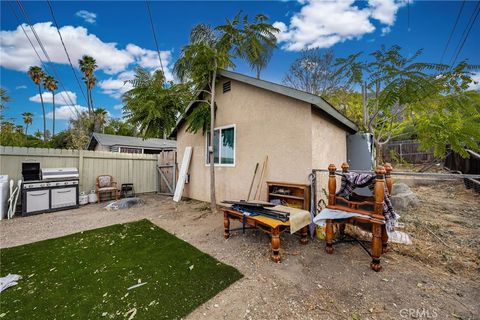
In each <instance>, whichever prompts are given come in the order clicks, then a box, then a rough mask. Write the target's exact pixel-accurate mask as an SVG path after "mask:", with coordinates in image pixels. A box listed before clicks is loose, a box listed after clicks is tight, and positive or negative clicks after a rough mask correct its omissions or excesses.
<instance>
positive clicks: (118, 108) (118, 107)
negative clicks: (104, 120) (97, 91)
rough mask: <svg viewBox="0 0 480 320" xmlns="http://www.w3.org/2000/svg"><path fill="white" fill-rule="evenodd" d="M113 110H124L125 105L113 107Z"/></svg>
mask: <svg viewBox="0 0 480 320" xmlns="http://www.w3.org/2000/svg"><path fill="white" fill-rule="evenodd" d="M113 109H115V110H122V109H123V104H116V105H114V106H113Z"/></svg>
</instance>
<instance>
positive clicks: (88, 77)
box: [78, 55, 98, 116]
mask: <svg viewBox="0 0 480 320" xmlns="http://www.w3.org/2000/svg"><path fill="white" fill-rule="evenodd" d="M78 65H79V66H80V71H82V73H83V81H84V82H85V86H86V87H87V107H88V114H89V115H90V116H93V112H94V111H95V108H94V107H93V97H92V90H93V87H94V86H95V84H96V82H97V78H96V77H95V74H94V73H95V69H96V68H97V67H98V66H97V61H96V60H95V59H94V58H93V57H91V56H87V55H84V56H83V57H82V58H81V59H79V60H78Z"/></svg>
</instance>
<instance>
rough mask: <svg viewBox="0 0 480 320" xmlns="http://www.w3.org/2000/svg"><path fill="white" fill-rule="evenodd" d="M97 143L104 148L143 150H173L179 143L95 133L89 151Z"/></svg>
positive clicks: (89, 144)
mask: <svg viewBox="0 0 480 320" xmlns="http://www.w3.org/2000/svg"><path fill="white" fill-rule="evenodd" d="M97 143H99V144H101V145H102V146H106V147H112V146H121V147H136V148H143V149H173V148H176V147H177V142H176V141H174V140H167V139H155V138H151V139H145V140H144V139H142V138H137V137H127V136H116V135H113V134H104V133H97V132H94V133H93V134H92V137H91V138H90V142H89V143H88V149H89V150H93V149H94V148H95V146H96V145H97Z"/></svg>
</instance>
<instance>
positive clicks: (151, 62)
mask: <svg viewBox="0 0 480 320" xmlns="http://www.w3.org/2000/svg"><path fill="white" fill-rule="evenodd" d="M126 48H127V51H128V52H130V53H131V54H132V56H133V57H134V58H135V62H136V63H137V65H139V66H140V67H142V68H145V69H146V70H148V71H150V72H154V71H155V70H158V69H160V68H161V67H160V61H159V60H158V53H157V52H156V51H153V50H148V49H143V48H140V47H139V46H137V45H134V44H128V45H127V47H126ZM160 57H161V59H162V64H163V69H164V71H165V78H166V79H167V81H173V74H172V71H171V60H172V54H171V52H170V51H161V52H160ZM134 77H135V72H134V71H133V70H127V71H124V72H121V73H119V74H118V75H117V77H116V78H114V77H110V78H108V79H106V80H102V81H100V82H99V83H98V86H99V87H100V88H101V89H102V92H103V93H105V94H108V95H110V96H111V97H113V98H115V99H119V98H121V96H122V95H123V94H124V93H125V92H127V91H128V90H130V89H132V88H133V86H132V84H131V83H130V82H128V81H129V80H133V78H134Z"/></svg>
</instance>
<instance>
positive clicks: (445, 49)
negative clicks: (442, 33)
mask: <svg viewBox="0 0 480 320" xmlns="http://www.w3.org/2000/svg"><path fill="white" fill-rule="evenodd" d="M464 6H465V0H463V1H462V5H461V6H460V10H459V11H458V14H457V18H456V19H455V23H454V24H453V28H452V31H451V32H450V35H449V36H448V40H447V44H446V45H445V48H444V49H443V53H442V57H441V58H440V63H442V62H443V58H444V57H445V53H446V52H447V49H448V45H449V44H450V40H452V36H453V34H454V32H455V29H456V28H457V24H458V20H460V16H461V15H462V11H463V7H464Z"/></svg>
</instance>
